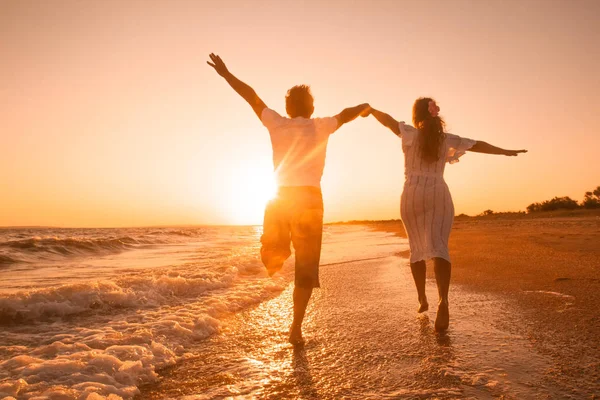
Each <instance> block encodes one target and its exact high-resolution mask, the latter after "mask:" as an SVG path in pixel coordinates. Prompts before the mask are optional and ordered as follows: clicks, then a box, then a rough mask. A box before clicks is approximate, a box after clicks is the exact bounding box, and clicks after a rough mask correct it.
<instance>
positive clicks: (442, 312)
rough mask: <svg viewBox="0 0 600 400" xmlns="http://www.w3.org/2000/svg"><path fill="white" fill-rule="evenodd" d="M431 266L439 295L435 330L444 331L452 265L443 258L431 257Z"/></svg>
mask: <svg viewBox="0 0 600 400" xmlns="http://www.w3.org/2000/svg"><path fill="white" fill-rule="evenodd" d="M433 268H434V271H435V280H436V283H437V287H438V295H439V297H440V300H439V303H438V312H437V316H436V318H435V330H436V331H445V330H446V329H448V325H449V324H450V311H449V309H448V291H449V290H450V275H451V271H452V265H451V264H450V262H448V260H445V259H443V258H438V257H436V258H434V259H433Z"/></svg>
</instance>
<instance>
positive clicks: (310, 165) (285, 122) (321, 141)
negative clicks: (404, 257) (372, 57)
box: [208, 54, 526, 344]
mask: <svg viewBox="0 0 600 400" xmlns="http://www.w3.org/2000/svg"><path fill="white" fill-rule="evenodd" d="M210 60H211V61H209V62H208V64H209V65H210V66H211V67H213V68H214V69H215V71H216V72H217V73H218V74H219V75H220V76H222V77H223V78H224V79H225V80H226V81H227V83H229V85H230V86H231V87H232V88H233V90H235V91H236V92H237V93H238V94H239V95H240V96H242V97H243V98H244V99H245V100H246V101H247V102H248V103H249V104H250V106H251V107H252V109H253V110H254V112H255V113H256V115H257V116H258V118H259V119H260V120H261V122H262V123H263V125H264V126H265V127H266V128H267V129H268V131H269V135H270V137H271V145H272V147H273V165H274V168H275V175H276V182H277V186H278V189H277V195H276V196H275V198H274V199H273V200H271V201H270V202H269V204H267V207H266V210H265V216H264V225H263V235H262V237H261V244H262V247H261V251H260V253H261V259H262V262H263V263H264V265H265V267H266V268H267V271H268V272H269V275H273V274H274V273H275V272H277V271H278V270H280V269H281V267H282V265H283V263H284V261H285V260H286V259H287V258H288V257H289V256H290V255H291V250H290V244H293V245H294V250H295V253H296V261H295V280H294V294H293V300H294V319H293V322H292V326H291V329H290V338H289V340H290V343H292V344H301V343H303V341H304V340H303V337H302V321H303V319H304V313H305V311H306V307H307V305H308V301H309V299H310V297H311V295H312V291H313V288H316V287H319V259H320V255H321V239H322V232H323V198H322V195H321V176H322V175H323V169H324V167H325V155H326V151H327V142H328V139H329V135H330V134H332V133H333V132H335V131H336V130H337V129H339V128H340V127H341V126H342V125H343V124H345V123H347V122H350V121H352V120H354V119H355V118H356V117H358V116H359V115H360V116H363V117H367V116H368V115H373V116H374V117H375V118H376V119H377V120H378V121H379V122H380V123H381V124H382V125H383V126H385V127H387V128H389V129H390V130H391V131H392V132H393V133H394V134H395V135H396V136H398V137H399V138H400V139H401V140H402V151H403V153H404V175H405V181H404V189H403V191H402V196H401V199H400V217H401V219H402V223H403V224H404V227H405V229H406V233H407V235H408V242H409V247H410V268H411V271H412V276H413V278H414V281H415V285H416V288H417V294H418V299H419V309H418V312H420V313H421V312H424V311H427V310H428V309H429V304H428V302H427V297H426V295H425V276H426V274H425V272H426V266H425V262H426V260H429V259H433V264H434V271H435V278H436V282H437V287H438V294H439V301H438V310H437V316H436V319H435V329H436V330H437V331H444V330H446V329H448V325H449V319H450V317H449V308H448V290H449V287H450V271H451V264H450V255H449V252H448V238H449V237H450V230H451V229H452V222H453V220H454V205H453V203H452V197H451V196H450V191H449V190H448V186H447V185H446V182H445V181H444V168H445V165H446V163H455V162H457V161H458V159H459V157H461V156H462V155H463V154H465V152H467V151H472V152H478V153H486V154H497V155H505V156H516V155H518V154H519V153H525V152H526V150H505V149H501V148H499V147H495V146H492V145H490V144H488V143H486V142H483V141H477V140H472V139H466V138H463V137H460V136H457V135H453V134H450V133H446V132H445V129H444V128H445V126H444V120H443V119H442V118H441V117H440V116H439V111H440V108H439V106H438V105H437V104H436V102H435V100H433V99H431V98H419V99H417V100H416V101H415V103H414V106H413V114H412V122H413V125H412V126H411V125H408V124H405V123H404V122H398V121H396V120H395V119H394V118H393V117H392V116H390V115H389V114H386V113H384V112H381V111H379V110H376V109H374V108H373V107H371V106H370V105H369V104H360V105H358V106H356V107H350V108H346V109H344V110H342V111H341V112H340V113H339V114H337V115H335V116H333V117H327V118H311V116H312V114H313V112H314V106H313V100H314V99H313V96H312V94H311V92H310V88H309V87H308V86H306V85H299V86H294V87H293V88H291V89H290V90H288V92H287V95H286V97H285V101H286V112H287V114H288V117H283V116H281V115H279V114H278V113H277V112H275V111H273V110H272V109H269V108H268V107H267V106H266V105H265V103H264V102H263V101H262V100H261V99H260V97H258V95H257V94H256V92H255V91H254V89H252V88H251V87H250V86H248V85H247V84H245V83H244V82H242V81H240V80H239V79H238V78H236V77H235V76H234V75H233V74H232V73H231V72H229V70H228V69H227V67H226V65H225V63H224V62H223V60H221V58H220V57H219V56H217V55H215V54H210Z"/></svg>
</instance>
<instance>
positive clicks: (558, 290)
mask: <svg viewBox="0 0 600 400" xmlns="http://www.w3.org/2000/svg"><path fill="white" fill-rule="evenodd" d="M565 214H567V215H565ZM372 226H373V227H375V228H376V229H378V230H385V231H389V232H395V233H396V234H397V235H398V236H401V237H404V236H405V234H404V230H403V228H402V225H401V223H400V222H399V221H396V222H382V223H377V224H374V225H372ZM450 254H451V257H452V261H453V265H452V282H453V287H452V288H451V299H452V298H455V297H456V296H455V290H454V288H455V287H456V285H461V286H462V287H464V288H466V289H470V290H473V291H476V292H479V293H486V292H488V293H495V294H499V295H501V296H503V297H505V298H510V299H513V300H514V304H516V310H517V312H518V314H519V315H521V316H522V317H521V320H520V322H519V323H518V324H517V325H516V326H514V327H510V328H509V329H510V330H511V331H513V332H515V333H516V334H520V335H523V336H524V337H526V338H527V339H528V340H529V341H530V343H531V344H532V345H533V346H534V348H535V349H536V350H537V351H538V352H540V353H541V354H544V355H546V356H548V357H550V359H551V360H552V365H550V366H549V368H548V370H547V378H548V379H554V380H555V381H556V382H557V383H558V384H560V385H562V386H563V387H566V388H568V387H571V388H573V394H574V395H575V396H576V398H590V397H591V396H593V395H594V394H595V395H596V396H597V397H594V398H600V397H598V396H599V395H600V307H599V305H600V212H597V211H590V212H585V211H584V212H570V213H561V214H558V215H552V214H539V215H534V216H531V215H513V216H511V215H508V216H489V217H477V218H457V220H456V221H455V224H454V227H453V231H452V234H451V237H450ZM429 269H431V268H429ZM428 277H429V278H433V273H432V271H428Z"/></svg>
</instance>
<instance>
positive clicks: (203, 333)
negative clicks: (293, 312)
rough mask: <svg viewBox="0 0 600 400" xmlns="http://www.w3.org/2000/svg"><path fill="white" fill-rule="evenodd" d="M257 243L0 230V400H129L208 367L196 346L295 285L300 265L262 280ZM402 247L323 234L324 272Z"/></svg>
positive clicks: (147, 232)
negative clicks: (179, 369) (172, 374)
mask: <svg viewBox="0 0 600 400" xmlns="http://www.w3.org/2000/svg"><path fill="white" fill-rule="evenodd" d="M261 234H262V227H260V226H244V227H230V226H223V227H213V226H210V227H161V228H118V229H65V228H2V229H0V399H2V398H5V399H12V398H14V399H85V400H98V399H112V400H116V399H131V398H134V397H136V396H139V394H140V390H139V388H140V387H142V386H144V385H148V384H152V383H153V382H156V381H157V380H158V379H159V376H160V373H161V371H164V370H165V369H167V368H171V367H174V366H177V365H179V364H180V363H182V362H185V361H186V360H189V359H194V358H198V357H202V354H201V350H198V349H202V346H199V345H198V344H201V343H202V342H203V341H206V340H207V339H208V338H210V337H212V336H214V335H217V334H218V333H219V332H220V331H221V330H222V329H223V328H224V327H225V326H226V325H227V321H228V320H231V319H232V316H235V315H236V314H239V313H242V312H244V311H245V310H248V309H251V308H253V307H257V306H258V305H260V304H261V303H263V302H266V301H268V300H270V299H273V298H275V297H277V296H278V295H280V294H281V293H282V291H284V290H285V289H286V288H287V287H289V286H290V284H291V282H292V280H293V270H294V268H293V263H294V260H293V257H292V258H290V259H289V260H288V261H287V262H286V264H285V266H284V268H283V270H282V271H281V272H280V273H278V274H276V275H275V276H274V277H269V276H268V275H267V274H266V270H265V268H264V267H263V265H262V263H261V261H260V257H259V249H260V236H261ZM406 248H407V244H406V241H405V240H403V239H399V238H397V237H394V236H393V235H390V234H387V233H381V232H374V231H372V230H370V229H368V228H367V227H364V226H358V225H327V226H326V227H325V228H324V236H323V250H322V257H321V265H322V266H326V265H328V264H339V263H344V262H349V261H356V260H371V259H377V258H379V257H386V256H389V255H390V254H391V253H392V252H394V251H400V250H403V249H404V250H405V249H406ZM284 328H286V327H282V329H284Z"/></svg>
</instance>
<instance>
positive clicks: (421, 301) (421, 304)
mask: <svg viewBox="0 0 600 400" xmlns="http://www.w3.org/2000/svg"><path fill="white" fill-rule="evenodd" d="M427 310H429V303H428V302H427V297H425V298H422V299H419V309H418V310H417V312H418V313H419V314H420V313H422V312H425V311H427Z"/></svg>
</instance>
